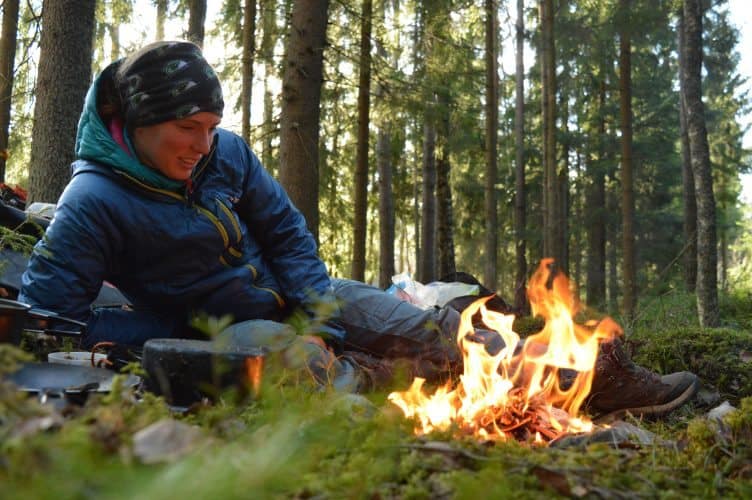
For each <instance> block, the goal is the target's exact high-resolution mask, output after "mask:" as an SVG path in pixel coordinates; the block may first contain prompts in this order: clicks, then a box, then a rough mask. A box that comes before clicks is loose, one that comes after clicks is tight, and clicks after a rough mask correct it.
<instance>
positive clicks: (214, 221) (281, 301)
mask: <svg viewBox="0 0 752 500" xmlns="http://www.w3.org/2000/svg"><path fill="white" fill-rule="evenodd" d="M214 149H215V148H213V147H212V150H211V151H210V152H209V154H208V155H206V157H205V158H204V161H203V162H201V165H200V166H199V167H198V170H197V172H196V174H195V175H192V176H191V181H192V182H191V185H190V187H191V189H190V192H187V193H186V196H180V195H179V194H177V193H173V192H172V191H168V190H166V189H160V188H155V187H152V186H149V185H148V184H144V183H143V182H141V181H139V180H138V179H136V178H135V177H133V176H132V175H130V174H126V173H125V172H123V171H121V170H115V172H116V173H118V174H119V175H122V176H123V177H125V178H127V179H128V180H130V181H131V182H133V183H135V184H136V185H138V186H140V187H141V188H143V189H146V190H148V191H152V192H155V193H160V194H163V195H165V196H169V197H170V198H174V199H176V200H179V201H183V202H187V203H188V206H190V207H192V206H193V186H194V185H195V184H194V182H193V181H194V180H195V179H197V178H198V177H199V176H200V175H201V173H202V172H203V171H204V168H206V165H207V164H208V162H209V159H210V158H211V156H212V155H213V154H214ZM216 202H217V204H218V205H219V206H220V209H221V210H222V211H224V212H225V214H226V215H227V216H228V218H229V219H230V221H231V223H232V226H233V229H235V231H236V234H237V235H238V240H239V239H240V234H241V233H240V227H239V226H238V222H237V221H236V220H235V217H234V216H233V215H232V212H231V211H230V209H229V208H227V207H226V206H225V205H224V203H222V202H221V201H219V200H218V199H216ZM195 208H196V209H198V211H199V212H201V213H202V214H204V215H205V216H206V217H207V218H208V219H209V221H211V223H212V224H214V226H215V227H216V228H217V231H219V235H220V236H221V237H222V242H223V243H224V247H225V248H226V249H228V248H229V246H230V235H229V234H227V230H226V229H225V227H224V226H223V225H222V223H221V222H220V221H219V219H217V218H216V217H215V216H214V214H213V213H211V211H209V210H208V209H206V208H204V207H202V206H199V205H196V206H195ZM229 250H230V253H232V254H233V255H235V256H236V257H239V256H240V255H242V254H239V253H237V252H233V251H232V250H233V249H232V248H229ZM219 261H220V262H221V263H222V264H223V265H225V266H227V267H230V265H229V264H228V262H227V260H225V258H224V257H222V256H220V257H219ZM245 267H247V268H248V269H250V270H251V273H252V274H253V280H254V281H256V277H257V276H258V271H256V268H255V267H253V265H251V264H245ZM252 286H253V288H255V289H257V290H263V291H265V292H268V293H270V294H272V296H273V297H274V298H275V300H276V301H277V304H278V305H279V307H280V308H283V307H285V301H284V299H283V298H282V297H281V296H280V295H279V294H278V293H277V292H276V291H274V290H272V289H271V288H267V287H262V286H256V285H255V284H252Z"/></svg>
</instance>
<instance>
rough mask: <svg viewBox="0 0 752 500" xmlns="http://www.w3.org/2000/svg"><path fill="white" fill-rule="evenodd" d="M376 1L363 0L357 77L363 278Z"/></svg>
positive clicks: (356, 251) (358, 239) (358, 262)
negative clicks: (372, 36) (372, 38)
mask: <svg viewBox="0 0 752 500" xmlns="http://www.w3.org/2000/svg"><path fill="white" fill-rule="evenodd" d="M372 14H373V4H372V2H371V0H363V10H362V12H361V16H360V76H359V79H358V143H357V146H356V147H357V150H356V156H355V178H354V182H353V184H354V190H355V192H354V195H353V205H354V206H353V212H354V221H353V255H352V270H351V272H350V277H351V278H352V279H354V280H357V281H363V279H364V277H365V272H366V232H367V231H366V228H367V225H368V224H367V220H366V212H367V210H368V149H369V148H368V142H369V141H368V136H369V134H368V127H369V113H370V108H371V97H370V96H371V18H372Z"/></svg>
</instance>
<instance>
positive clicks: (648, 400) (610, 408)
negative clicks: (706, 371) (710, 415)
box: [585, 339, 700, 417]
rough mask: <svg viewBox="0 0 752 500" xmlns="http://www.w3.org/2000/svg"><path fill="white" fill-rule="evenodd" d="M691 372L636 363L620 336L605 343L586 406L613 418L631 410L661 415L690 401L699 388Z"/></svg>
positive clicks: (643, 413)
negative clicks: (663, 370) (660, 369)
mask: <svg viewBox="0 0 752 500" xmlns="http://www.w3.org/2000/svg"><path fill="white" fill-rule="evenodd" d="M699 386H700V383H699V380H698V378H697V376H696V375H695V374H693V373H690V372H676V373H671V374H669V375H663V376H661V375H658V374H657V373H653V372H651V371H649V370H647V369H645V368H643V367H641V366H638V365H636V364H635V363H634V362H633V361H632V360H631V359H629V356H628V355H627V353H626V352H624V349H623V347H622V343H621V341H620V340H619V339H616V340H614V341H611V342H608V343H604V344H601V346H600V352H599V353H598V359H597V361H596V363H595V377H594V378H593V387H592V388H591V389H590V395H589V396H588V398H587V400H586V403H585V404H586V407H588V408H589V409H590V410H592V411H594V412H595V413H598V414H608V416H609V417H617V416H619V415H622V414H625V413H626V412H630V413H631V414H633V415H635V416H658V415H663V414H666V413H668V412H670V411H673V410H675V409H676V408H678V407H680V406H681V405H683V404H684V403H686V402H687V401H689V400H690V399H691V398H692V397H693V396H694V395H695V393H696V392H697V390H698V389H699Z"/></svg>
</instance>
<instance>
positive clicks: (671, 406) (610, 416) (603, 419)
mask: <svg viewBox="0 0 752 500" xmlns="http://www.w3.org/2000/svg"><path fill="white" fill-rule="evenodd" d="M699 388H700V382H699V379H695V380H694V381H692V383H691V384H690V385H689V386H688V387H687V388H686V389H685V390H684V392H682V393H681V394H680V395H679V396H677V397H676V398H674V399H672V400H671V401H669V402H668V403H663V404H662V405H649V406H638V407H635V408H622V409H619V410H615V411H612V412H609V413H606V414H605V415H602V416H599V417H598V418H596V419H594V420H593V422H594V423H596V424H603V423H608V422H612V421H614V420H616V419H618V418H621V417H623V416H624V415H626V414H627V413H631V414H632V415H634V416H635V417H659V416H661V415H665V414H666V413H669V412H671V411H674V410H675V409H677V408H679V407H680V406H681V405H683V404H684V403H686V402H687V401H689V400H690V399H692V397H693V396H694V395H695V394H697V391H698V390H699Z"/></svg>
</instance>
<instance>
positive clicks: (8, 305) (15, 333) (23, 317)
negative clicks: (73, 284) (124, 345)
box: [0, 299, 86, 345]
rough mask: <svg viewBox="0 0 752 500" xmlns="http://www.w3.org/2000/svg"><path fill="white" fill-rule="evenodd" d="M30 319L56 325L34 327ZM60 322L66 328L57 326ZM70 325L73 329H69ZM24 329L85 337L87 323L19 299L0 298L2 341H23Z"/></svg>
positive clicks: (0, 338) (12, 342)
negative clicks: (38, 307)
mask: <svg viewBox="0 0 752 500" xmlns="http://www.w3.org/2000/svg"><path fill="white" fill-rule="evenodd" d="M30 320H43V321H45V323H46V324H47V325H48V326H49V325H53V326H54V327H53V328H47V327H46V328H42V329H38V328H34V325H32V326H30ZM60 324H65V325H66V328H65V329H60V328H57V326H58V325H60ZM70 326H72V329H69V327H70ZM23 330H33V331H39V332H44V333H47V334H49V335H64V336H73V337H83V335H84V334H85V333H86V323H84V322H82V321H77V320H75V319H71V318H66V317H64V316H60V315H59V314H57V313H54V312H52V311H46V310H44V309H37V308H34V307H32V306H30V305H29V304H24V303H23V302H19V301H17V300H10V299H0V342H10V343H11V344H15V345H18V344H19V343H20V342H21V332H23Z"/></svg>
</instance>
